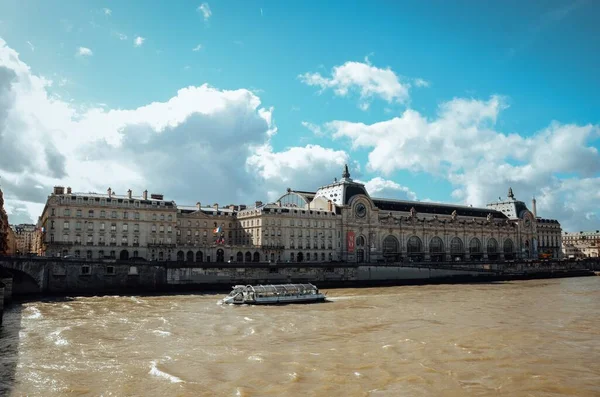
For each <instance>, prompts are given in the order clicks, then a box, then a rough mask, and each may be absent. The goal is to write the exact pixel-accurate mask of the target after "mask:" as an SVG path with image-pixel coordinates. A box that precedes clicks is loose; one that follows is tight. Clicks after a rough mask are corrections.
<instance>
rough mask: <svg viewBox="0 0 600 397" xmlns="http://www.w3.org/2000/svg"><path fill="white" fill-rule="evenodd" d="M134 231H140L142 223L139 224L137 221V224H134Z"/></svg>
mask: <svg viewBox="0 0 600 397" xmlns="http://www.w3.org/2000/svg"><path fill="white" fill-rule="evenodd" d="M133 231H134V232H139V231H140V225H139V224H137V223H136V224H135V225H133Z"/></svg>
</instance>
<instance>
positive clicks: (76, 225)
mask: <svg viewBox="0 0 600 397" xmlns="http://www.w3.org/2000/svg"><path fill="white" fill-rule="evenodd" d="M75 229H76V230H81V222H77V223H76V224H75Z"/></svg>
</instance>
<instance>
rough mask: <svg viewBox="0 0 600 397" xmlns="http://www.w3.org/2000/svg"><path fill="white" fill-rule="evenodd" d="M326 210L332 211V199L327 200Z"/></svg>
mask: <svg viewBox="0 0 600 397" xmlns="http://www.w3.org/2000/svg"><path fill="white" fill-rule="evenodd" d="M327 211H329V212H333V201H331V200H327Z"/></svg>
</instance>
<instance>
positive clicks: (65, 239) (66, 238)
mask: <svg viewBox="0 0 600 397" xmlns="http://www.w3.org/2000/svg"><path fill="white" fill-rule="evenodd" d="M62 241H65V242H66V241H69V235H68V234H63V239H62Z"/></svg>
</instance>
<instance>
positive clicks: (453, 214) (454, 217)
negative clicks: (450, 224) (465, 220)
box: [451, 210, 458, 221]
mask: <svg viewBox="0 0 600 397" xmlns="http://www.w3.org/2000/svg"><path fill="white" fill-rule="evenodd" d="M451 216H452V220H453V221H455V220H456V217H457V216H458V214H457V213H456V210H454V211H452V215H451Z"/></svg>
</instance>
